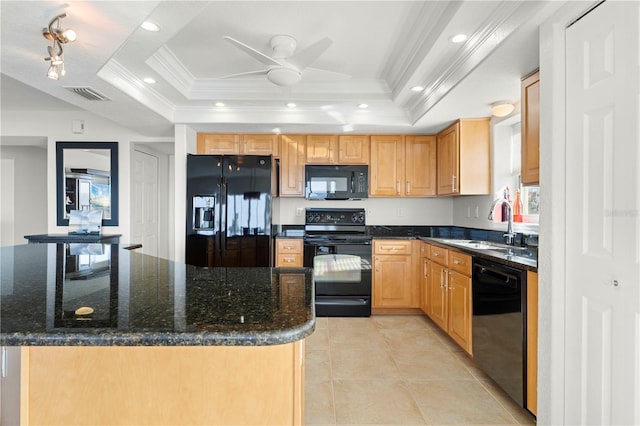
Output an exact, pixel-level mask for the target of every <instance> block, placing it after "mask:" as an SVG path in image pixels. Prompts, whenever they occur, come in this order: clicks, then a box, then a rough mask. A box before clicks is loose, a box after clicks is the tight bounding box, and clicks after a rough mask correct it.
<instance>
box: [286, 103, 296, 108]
mask: <svg viewBox="0 0 640 426" xmlns="http://www.w3.org/2000/svg"><path fill="white" fill-rule="evenodd" d="M287 106H288V107H289V108H295V107H296V104H295V103H293V102H289V103H288V104H287Z"/></svg>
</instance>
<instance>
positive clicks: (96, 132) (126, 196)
mask: <svg viewBox="0 0 640 426" xmlns="http://www.w3.org/2000/svg"><path fill="white" fill-rule="evenodd" d="M78 119H80V120H84V122H85V131H84V134H74V133H73V132H72V125H71V122H72V120H78ZM1 132H2V136H3V137H4V136H43V137H46V138H47V156H46V158H47V161H46V165H45V166H43V169H45V168H46V171H47V178H46V182H47V186H46V194H47V196H46V200H47V202H46V208H45V209H44V210H43V214H44V215H45V217H46V224H47V226H46V229H45V230H44V232H48V233H66V232H68V228H67V227H59V226H57V225H56V199H55V198H56V179H55V177H56V141H82V142H118V154H119V155H118V165H119V178H120V184H119V188H118V189H119V204H120V216H119V222H120V224H119V226H115V227H106V228H105V229H103V232H104V233H105V234H122V241H123V242H127V239H128V238H129V237H130V226H131V223H130V215H129V212H130V210H131V208H130V202H131V195H130V187H129V186H130V181H131V173H130V172H131V167H130V163H131V149H130V146H131V142H132V141H136V142H149V143H153V142H161V141H159V140H158V138H153V139H151V138H148V137H146V136H143V135H140V134H138V133H136V132H133V131H131V130H130V129H126V128H123V127H121V126H118V125H116V124H115V123H113V122H111V121H109V120H106V119H104V118H102V117H99V116H97V115H95V114H91V113H89V112H86V111H63V112H51V111H32V112H28V113H26V112H24V111H2V128H1ZM168 141H172V138H171V139H170V140H169V139H165V140H162V142H168ZM31 167H32V166H30V168H31ZM17 184H18V185H20V187H19V188H16V192H21V191H22V190H23V189H24V188H22V185H21V183H20V182H18V183H17ZM16 204H17V208H24V207H25V206H24V205H22V204H20V205H18V203H17V202H16Z"/></svg>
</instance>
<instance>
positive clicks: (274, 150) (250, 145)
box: [197, 133, 279, 156]
mask: <svg viewBox="0 0 640 426" xmlns="http://www.w3.org/2000/svg"><path fill="white" fill-rule="evenodd" d="M278 140H279V136H278V135H275V134H247V135H241V134H222V133H198V140H197V143H198V144H197V152H198V154H212V155H243V154H244V155H273V156H278Z"/></svg>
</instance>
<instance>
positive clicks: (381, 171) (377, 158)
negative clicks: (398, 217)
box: [369, 135, 404, 197]
mask: <svg viewBox="0 0 640 426" xmlns="http://www.w3.org/2000/svg"><path fill="white" fill-rule="evenodd" d="M369 169H370V170H369V184H370V185H369V195H373V196H386V197H400V196H402V194H403V193H404V140H403V137H402V136H399V135H375V136H371V166H370V168H369Z"/></svg>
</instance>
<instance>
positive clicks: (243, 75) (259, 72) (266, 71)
mask: <svg viewBox="0 0 640 426" xmlns="http://www.w3.org/2000/svg"><path fill="white" fill-rule="evenodd" d="M268 72H269V70H259V71H247V72H239V73H237V74H229V75H224V76H222V77H218V78H220V79H223V78H236V77H249V76H252V75H267V73H268Z"/></svg>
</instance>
